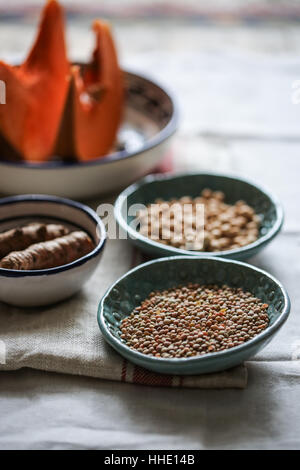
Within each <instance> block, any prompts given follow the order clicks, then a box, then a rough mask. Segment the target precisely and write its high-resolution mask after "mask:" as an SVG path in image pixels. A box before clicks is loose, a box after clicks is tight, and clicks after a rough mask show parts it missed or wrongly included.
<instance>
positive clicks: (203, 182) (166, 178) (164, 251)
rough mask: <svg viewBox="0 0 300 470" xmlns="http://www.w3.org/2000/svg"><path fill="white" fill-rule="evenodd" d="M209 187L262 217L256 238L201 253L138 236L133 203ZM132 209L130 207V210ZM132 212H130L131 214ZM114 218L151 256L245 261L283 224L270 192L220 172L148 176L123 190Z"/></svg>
mask: <svg viewBox="0 0 300 470" xmlns="http://www.w3.org/2000/svg"><path fill="white" fill-rule="evenodd" d="M204 188H211V189H213V190H220V191H223V192H224V193H225V196H226V201H227V202H229V203H231V204H234V203H235V202H236V201H238V200H240V199H242V200H244V201H246V202H247V203H248V204H249V205H250V206H251V207H253V209H254V210H255V212H256V213H257V214H258V215H260V216H261V220H262V222H261V227H260V234H259V238H258V239H257V240H256V241H255V242H253V243H250V244H249V245H247V246H244V247H242V248H238V249H234V250H226V251H216V252H210V253H208V252H201V251H188V250H182V249H179V248H175V247H172V246H167V245H163V244H162V243H158V242H155V241H153V240H150V239H149V238H147V237H145V236H143V235H141V234H140V233H139V232H138V231H137V230H136V229H135V227H134V219H135V215H134V212H132V208H133V209H134V208H135V207H137V206H135V205H136V204H143V205H147V204H150V203H153V202H154V201H155V200H156V199H157V198H161V199H164V200H170V199H172V198H173V197H174V198H179V197H182V196H187V195H188V196H192V197H197V196H199V195H200V193H201V191H202V189H204ZM130 208H131V210H130ZM132 214H133V215H132ZM115 217H116V220H117V222H118V224H119V226H120V227H122V229H123V230H125V232H126V233H127V235H128V237H129V239H130V240H131V241H132V243H134V244H135V245H136V246H137V247H138V248H140V249H141V250H142V251H144V252H146V253H147V254H148V255H150V256H152V257H161V256H172V255H173V256H174V255H189V256H201V255H203V254H204V255H209V256H220V257H222V258H230V259H237V260H245V259H247V258H250V257H252V256H254V255H255V254H257V253H258V252H259V251H260V250H261V249H262V248H264V247H265V246H266V245H267V244H268V243H269V242H270V241H271V240H272V239H273V238H274V237H275V236H276V235H277V234H278V232H279V231H280V229H281V227H282V224H283V210H282V207H281V204H280V203H279V202H278V201H277V199H276V198H275V197H274V196H273V195H271V194H270V193H269V192H267V191H265V190H264V189H262V188H260V187H259V186H257V185H256V184H254V183H251V182H249V181H246V180H244V179H241V178H238V177H230V176H225V175H219V174H209V173H205V174H204V173H201V174H183V175H182V174H181V175H149V176H147V177H146V178H143V179H142V180H140V181H138V182H136V183H134V184H132V185H131V186H129V187H128V188H127V189H125V190H124V191H123V192H122V193H121V194H120V196H119V197H118V199H117V200H116V203H115Z"/></svg>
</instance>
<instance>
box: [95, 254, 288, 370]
mask: <svg viewBox="0 0 300 470" xmlns="http://www.w3.org/2000/svg"><path fill="white" fill-rule="evenodd" d="M174 260H189V261H192V260H193V261H194V262H197V261H200V262H201V261H205V260H213V261H215V262H218V263H220V264H223V263H225V264H235V265H239V266H244V267H246V268H248V269H250V270H253V271H256V272H257V273H259V274H261V275H263V276H266V277H267V278H269V279H271V280H272V281H273V282H275V283H276V284H277V285H278V287H279V288H280V290H281V292H282V295H283V298H284V306H283V308H282V311H281V312H280V315H279V317H278V318H277V320H276V321H275V322H274V323H273V324H272V325H271V326H268V327H267V328H266V329H265V330H264V331H262V332H261V333H259V334H258V335H256V336H255V337H254V338H252V339H250V340H248V341H246V342H245V343H243V344H240V345H238V346H234V347H232V348H229V349H226V350H224V351H217V352H212V353H205V354H203V355H199V356H194V357H188V358H162V357H153V356H148V355H147V354H143V353H141V352H139V351H135V350H133V349H131V348H129V346H127V345H126V344H124V343H122V342H121V341H120V340H119V339H118V338H116V337H115V336H114V335H113V334H112V333H111V332H110V331H109V329H108V328H107V326H106V323H105V318H104V305H105V301H106V299H107V297H108V295H109V294H110V292H111V291H112V290H113V289H114V288H115V287H116V286H117V285H118V284H119V282H121V281H122V280H123V279H125V278H126V277H128V276H130V275H131V274H132V273H134V272H136V271H139V270H140V269H144V268H146V269H147V267H149V266H152V265H153V264H159V263H164V262H166V263H168V262H172V261H174ZM290 309H291V301H290V298H289V295H288V293H287V291H286V289H285V287H284V286H283V285H282V284H281V282H279V281H278V279H276V278H275V277H274V276H272V275H271V274H269V273H268V272H267V271H264V270H263V269H260V268H257V267H256V266H253V265H251V264H248V263H243V262H242V261H236V260H231V259H225V258H216V257H213V256H198V257H191V256H169V257H164V258H158V259H155V260H151V261H147V262H146V263H143V264H140V265H138V266H136V267H135V268H133V269H131V270H130V271H128V272H127V273H125V274H124V275H123V276H121V277H120V278H119V279H118V280H117V281H116V282H114V283H113V284H112V285H111V286H110V287H109V288H108V289H107V290H106V292H105V294H104V295H103V297H102V299H101V300H100V302H99V306H98V311H97V321H98V325H99V328H100V331H101V332H102V334H103V336H104V338H105V339H106V340H107V341H108V342H109V344H110V345H111V346H112V347H116V345H118V347H117V349H116V350H117V351H118V352H119V353H120V349H121V351H123V352H124V355H125V354H127V355H129V356H131V357H138V358H140V359H143V360H146V361H147V362H150V363H151V364H155V363H160V364H164V365H173V366H176V365H183V364H185V363H187V362H189V363H197V362H199V361H206V360H210V359H214V358H220V359H222V358H224V357H226V356H228V355H229V354H232V353H238V352H241V351H243V350H246V349H248V348H249V346H250V347H251V346H254V345H256V344H258V343H260V342H261V341H262V340H264V339H267V338H269V337H270V336H272V335H273V334H274V333H275V332H276V331H277V330H278V329H279V328H280V327H281V326H282V325H283V324H284V323H285V321H286V320H287V318H288V316H289V313H290Z"/></svg>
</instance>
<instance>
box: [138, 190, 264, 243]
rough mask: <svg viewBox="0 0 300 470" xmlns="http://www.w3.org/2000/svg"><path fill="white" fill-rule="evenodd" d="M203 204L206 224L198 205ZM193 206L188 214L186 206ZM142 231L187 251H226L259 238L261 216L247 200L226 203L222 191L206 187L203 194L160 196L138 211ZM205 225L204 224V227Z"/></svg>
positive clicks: (147, 235)
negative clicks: (177, 197)
mask: <svg viewBox="0 0 300 470" xmlns="http://www.w3.org/2000/svg"><path fill="white" fill-rule="evenodd" d="M199 204H202V205H203V209H204V218H203V223H202V226H201V227H199V226H197V220H198V221H199V218H198V219H197V214H199V212H197V207H198V208H199ZM187 205H190V207H191V210H190V211H189V212H188V213H187V212H184V211H185V209H184V208H185V207H187ZM138 221H139V224H140V228H139V230H140V233H141V234H142V235H144V236H146V237H148V238H150V239H152V240H155V241H158V242H160V243H163V244H166V245H170V246H174V247H175V248H181V249H185V250H197V251H210V252H212V251H223V250H232V249H235V248H240V247H242V246H245V245H248V244H249V243H252V242H254V241H255V240H257V238H258V235H259V225H260V218H259V216H258V215H257V214H255V212H254V210H253V208H252V207H250V206H249V205H247V204H246V203H245V202H244V201H237V202H236V203H235V204H234V205H230V204H227V203H226V202H225V195H224V193H223V192H222V191H212V190H211V189H204V190H203V191H202V193H201V196H199V197H197V198H191V197H189V196H184V197H182V198H180V199H171V200H170V201H163V200H161V199H157V200H156V201H155V203H154V204H149V205H148V206H147V207H146V208H145V209H142V210H141V211H140V212H139V214H138ZM203 224H204V227H203Z"/></svg>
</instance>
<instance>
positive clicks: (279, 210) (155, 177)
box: [114, 171, 284, 257]
mask: <svg viewBox="0 0 300 470" xmlns="http://www.w3.org/2000/svg"><path fill="white" fill-rule="evenodd" d="M189 176H195V177H197V176H210V177H222V178H227V179H231V180H236V181H239V182H242V183H246V184H248V185H250V186H253V187H254V188H256V189H258V190H259V191H260V192H261V193H263V194H264V195H265V196H267V197H268V198H269V199H270V201H271V202H272V204H273V205H274V207H275V211H276V220H275V222H274V224H273V226H272V227H271V229H270V230H269V231H268V232H267V233H266V234H265V235H263V236H261V237H259V238H258V239H257V240H255V241H254V242H252V243H249V244H248V245H245V246H242V247H240V248H235V249H233V250H223V251H214V252H209V251H189V250H183V249H181V248H175V247H173V246H167V245H163V244H162V243H159V242H156V241H154V240H151V239H150V238H148V237H145V236H144V235H141V234H140V232H138V231H137V230H134V229H133V228H131V227H130V226H129V225H128V223H127V221H126V220H125V219H124V218H123V216H122V206H123V203H124V201H125V200H127V199H128V197H129V196H130V195H131V194H133V193H134V192H136V191H137V190H138V189H140V188H141V187H142V186H145V185H147V184H149V183H152V182H154V181H162V182H164V181H170V180H174V179H177V178H182V177H189ZM114 214H115V218H116V220H117V222H118V224H119V225H120V227H121V228H122V229H123V230H125V232H126V233H128V234H129V236H130V238H133V239H137V240H139V241H141V242H143V243H145V244H147V245H150V246H152V247H154V248H157V249H160V250H163V251H165V252H166V253H168V254H169V255H170V256H177V255H178V256H179V255H188V256H192V257H194V256H213V257H230V256H235V255H240V254H242V255H245V256H247V254H248V253H251V251H252V250H253V249H255V248H257V247H259V246H261V245H264V244H266V243H268V242H269V241H271V240H272V239H273V238H274V237H275V236H276V235H277V234H278V233H279V231H280V230H281V228H282V225H283V222H284V211H283V207H282V204H281V203H280V201H279V200H278V198H277V197H276V196H274V195H273V194H272V193H271V192H270V191H269V190H267V189H265V188H264V187H262V186H261V185H257V184H256V183H254V182H253V181H251V180H250V179H246V178H241V177H240V176H237V175H234V174H229V173H228V174H227V173H213V172H206V171H205V172H201V173H200V172H180V173H172V172H168V173H164V174H150V175H147V176H145V177H143V178H141V179H139V180H138V181H136V182H134V183H133V184H131V185H130V186H128V187H127V188H125V189H124V190H123V191H122V192H121V193H120V194H119V196H118V197H117V199H116V201H115V205H114Z"/></svg>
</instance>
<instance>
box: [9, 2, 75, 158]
mask: <svg viewBox="0 0 300 470" xmlns="http://www.w3.org/2000/svg"><path fill="white" fill-rule="evenodd" d="M69 73H70V65H69V62H68V60H67V55H66V46H65V37H64V18H63V12H62V8H61V7H60V5H59V4H58V2H57V1H56V0H49V1H48V2H47V4H46V5H45V7H44V10H43V13H42V19H41V23H40V27H39V32H38V35H37V38H36V40H35V43H34V45H33V47H32V49H31V51H30V53H29V55H28V57H27V59H26V60H25V62H24V63H23V64H22V65H20V66H18V67H17V66H11V65H8V64H6V63H4V62H0V79H1V80H3V81H4V82H5V83H6V104H5V105H1V106H0V134H1V138H0V142H1V141H2V142H3V143H4V142H5V144H6V145H3V147H2V148H1V150H2V151H3V148H4V152H5V149H6V150H7V153H8V157H9V149H8V148H7V146H11V147H12V149H11V153H12V154H13V155H15V154H17V155H20V158H22V159H24V160H26V161H32V162H43V161H46V160H48V159H49V158H50V156H51V155H52V154H53V150H54V145H55V142H56V137H57V133H58V128H59V123H60V118H61V115H62V112H63V108H64V104H65V101H66V96H67V92H68V86H69V80H68V77H69ZM4 156H5V155H4Z"/></svg>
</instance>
